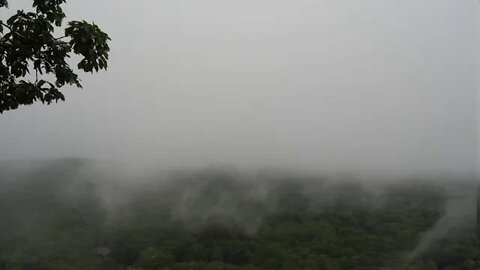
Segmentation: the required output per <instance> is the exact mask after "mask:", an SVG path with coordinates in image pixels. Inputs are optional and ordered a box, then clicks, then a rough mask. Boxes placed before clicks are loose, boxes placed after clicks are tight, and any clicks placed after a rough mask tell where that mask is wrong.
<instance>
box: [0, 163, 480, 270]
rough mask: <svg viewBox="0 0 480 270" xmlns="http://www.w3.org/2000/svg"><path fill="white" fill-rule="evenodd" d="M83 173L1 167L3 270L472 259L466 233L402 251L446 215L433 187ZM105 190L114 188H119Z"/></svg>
mask: <svg viewBox="0 0 480 270" xmlns="http://www.w3.org/2000/svg"><path fill="white" fill-rule="evenodd" d="M92 177H93V176H92V175H89V174H85V173H82V170H81V162H78V161H64V162H62V163H54V164H51V165H49V166H40V167H39V168H37V169H35V170H31V171H30V172H29V173H22V174H8V173H6V172H3V174H1V175H0V215H1V217H2V219H1V220H2V222H0V269H2V270H5V269H8V270H80V269H82V270H83V269H92V270H95V269H99V270H100V269H102V270H108V269H112V270H114V269H115V270H117V269H118V270H127V269H129V270H134V269H135V270H156V269H178V270H183V269H185V270H187V269H199V270H201V269H232V270H237V269H238V270H241V269H244V270H246V269H250V270H254V269H257V270H261V269H284V270H287V269H295V270H297V269H331V270H335V269H358V270H360V269H363V270H366V269H402V270H417V269H422V270H429V269H432V270H434V269H446V270H454V269H459V270H460V269H462V270H463V269H464V270H467V269H478V267H479V266H480V265H479V262H480V260H479V249H478V247H477V245H476V243H475V238H474V237H471V235H468V237H459V238H455V239H448V238H445V239H444V240H442V242H441V243H436V244H435V243H434V244H433V245H432V247H431V248H430V249H429V250H428V252H425V253H424V254H422V255H421V256H418V257H416V258H414V259H413V260H411V261H409V260H407V259H406V258H407V256H408V254H409V253H410V252H411V251H412V250H413V249H414V248H415V246H416V245H417V243H418V241H419V239H420V237H421V235H422V232H425V231H426V230H428V229H429V228H431V227H432V225H433V224H434V223H435V222H436V221H437V220H438V218H439V217H440V216H441V215H442V214H443V209H444V207H443V204H444V199H445V198H444V196H443V192H442V189H440V188H438V187H435V186H433V185H430V184H421V183H418V182H416V183H413V182H412V183H410V184H405V185H390V186H388V187H385V188H382V191H381V192H380V191H378V190H377V191H376V192H373V191H371V190H367V189H365V187H364V186H363V185H362V184H360V183H358V182H354V181H345V182H341V183H335V184H331V183H330V184H329V183H327V181H322V180H318V179H304V178H301V177H298V178H288V179H284V178H278V177H265V178H264V181H263V182H262V183H259V182H258V180H256V181H239V180H238V179H237V178H236V177H234V176H233V175H231V174H228V173H224V172H213V171H207V172H202V173H197V174H183V175H176V176H172V177H171V179H170V181H163V182H161V183H160V182H150V183H148V184H143V185H141V186H142V188H137V189H135V190H134V189H133V188H132V187H129V188H128V189H127V190H128V191H129V192H128V195H127V194H126V193H122V188H119V187H118V186H116V187H115V186H114V185H113V184H111V183H110V184H105V183H104V184H102V183H101V181H98V179H96V180H95V182H93V181H92V180H93V179H92ZM260 178H263V177H260ZM12 179H15V180H12ZM102 187H103V188H102ZM105 187H107V189H105ZM104 190H110V191H111V190H114V191H115V194H116V197H115V196H113V197H112V196H108V195H106V193H104ZM119 194H122V195H119ZM382 267H383V268H382Z"/></svg>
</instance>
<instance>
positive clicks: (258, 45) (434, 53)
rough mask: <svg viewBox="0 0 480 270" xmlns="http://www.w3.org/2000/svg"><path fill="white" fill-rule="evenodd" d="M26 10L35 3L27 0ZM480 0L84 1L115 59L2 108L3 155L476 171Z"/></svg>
mask: <svg viewBox="0 0 480 270" xmlns="http://www.w3.org/2000/svg"><path fill="white" fill-rule="evenodd" d="M10 2H11V8H12V9H14V8H16V7H19V6H21V5H22V4H24V5H25V4H26V5H28V4H29V3H30V2H31V1H27V0H12V1H10ZM479 8H480V4H479V3H478V1H474V0H462V1H457V0H362V1H356V0H342V1H337V0H335V1H334V0H329V1H327V0H289V1H286V0H202V1H198V0H162V1H154V0H141V1H126V0H102V1H99V0H81V1H73V0H71V1H69V3H68V4H67V12H68V13H67V16H68V18H69V19H86V20H88V21H95V22H96V23H97V24H99V25H100V26H101V27H102V28H103V29H104V30H105V31H106V32H108V33H109V34H110V36H111V37H112V39H113V41H112V43H111V47H112V53H111V61H110V69H109V71H108V72H106V73H105V72H104V73H100V74H97V75H89V74H82V76H81V78H82V79H83V84H84V89H83V90H78V89H74V88H71V89H66V90H65V91H66V93H67V95H66V96H67V102H65V103H59V104H57V105H52V106H42V105H35V106H31V107H22V108H21V109H18V110H16V111H11V112H7V113H5V114H3V115H0V131H1V132H0V159H24V158H41V157H63V156H69V157H72V156H73V157H76V156H79V157H88V158H99V159H107V160H115V161H127V162H133V163H134V164H139V163H144V162H146V163H149V164H158V166H159V167H162V168H163V167H172V166H173V167H175V166H204V165H205V166H206V165H210V164H218V163H221V164H231V165H238V166H253V167H262V166H273V167H277V166H292V167H295V168H301V169H303V168H306V169H330V170H331V169H333V170H357V169H362V170H379V171H405V170H406V171H410V172H428V171H437V172H470V171H472V170H473V169H474V166H475V162H476V161H475V155H476V149H477V148H476V128H477V125H476V123H477V119H476V115H477V112H476V107H477V105H476V102H477V96H476V88H475V87H476V80H475V79H476V59H478V58H477V55H478V50H477V48H478V45H479V44H478V40H477V38H476V36H477V32H478V29H479V26H480V24H478V17H479V16H478V15H479V10H480V9H479Z"/></svg>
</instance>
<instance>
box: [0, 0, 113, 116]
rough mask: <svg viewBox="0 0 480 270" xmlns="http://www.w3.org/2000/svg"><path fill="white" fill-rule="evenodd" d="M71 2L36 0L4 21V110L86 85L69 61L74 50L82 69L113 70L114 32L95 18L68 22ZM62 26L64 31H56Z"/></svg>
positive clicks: (0, 74) (0, 72) (0, 67)
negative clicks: (111, 44) (66, 8)
mask: <svg viewBox="0 0 480 270" xmlns="http://www.w3.org/2000/svg"><path fill="white" fill-rule="evenodd" d="M65 3H66V0H33V5H32V6H33V10H32V11H25V10H18V11H17V12H16V13H15V14H14V15H12V16H11V17H10V18H8V19H7V20H0V113H3V112H4V111H8V110H13V109H16V108H18V106H20V105H30V104H33V103H34V102H38V101H40V102H42V103H44V104H50V103H52V102H54V101H55V102H58V101H59V100H62V101H64V100H65V96H64V95H63V94H62V92H61V91H60V89H61V88H62V87H64V86H65V85H74V86H76V87H82V85H81V83H80V79H79V77H78V75H77V73H76V71H75V70H74V69H72V67H71V66H70V64H69V63H68V62H67V60H68V58H70V57H71V56H72V55H74V54H75V55H79V56H80V61H79V62H78V63H77V68H78V69H79V70H82V71H84V72H92V73H93V71H96V72H98V71H99V70H102V69H105V70H106V69H107V61H108V53H109V51H110V47H109V45H108V42H109V40H110V37H109V36H108V34H106V33H105V32H103V31H102V30H101V29H100V28H99V27H98V26H97V25H96V24H94V23H88V22H86V21H70V22H68V23H66V24H65V23H64V19H65V17H66V15H65V13H64V11H63V9H62V5H63V4H65ZM0 8H8V1H7V0H0ZM0 19H2V18H0ZM61 31H63V36H61V35H60V36H55V33H59V32H61Z"/></svg>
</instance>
